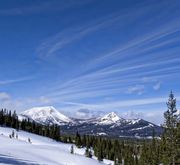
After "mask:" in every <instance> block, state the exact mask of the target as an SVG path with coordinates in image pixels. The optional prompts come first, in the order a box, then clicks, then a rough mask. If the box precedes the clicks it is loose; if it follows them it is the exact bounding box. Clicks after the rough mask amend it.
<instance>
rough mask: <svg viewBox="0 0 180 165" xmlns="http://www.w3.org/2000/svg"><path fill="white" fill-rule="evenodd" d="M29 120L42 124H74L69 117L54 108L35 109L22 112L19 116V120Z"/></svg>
mask: <svg viewBox="0 0 180 165" xmlns="http://www.w3.org/2000/svg"><path fill="white" fill-rule="evenodd" d="M23 118H29V119H30V120H34V121H35V122H38V123H41V124H58V125H63V124H67V123H72V122H73V120H72V119H70V118H69V117H67V116H65V115H63V114H61V113H60V112H58V111H57V110H56V109H55V108H54V107H52V106H47V107H34V108H31V109H29V110H26V111H24V112H22V113H21V114H20V115H19V119H20V120H22V119H23Z"/></svg>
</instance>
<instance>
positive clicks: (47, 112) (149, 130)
mask: <svg viewBox="0 0 180 165" xmlns="http://www.w3.org/2000/svg"><path fill="white" fill-rule="evenodd" d="M28 118H29V119H30V120H33V121H35V122H37V123H40V124H44V125H48V124H58V125H60V126H61V131H62V133H63V134H75V133H76V132H77V131H78V132H79V133H80V134H88V135H95V136H109V137H136V138H141V137H146V138H147V137H151V136H152V134H153V131H155V134H156V136H160V135H161V134H162V131H163V128H162V127H160V126H158V125H156V124H153V123H151V122H148V121H146V120H143V119H124V118H121V117H119V116H118V115H117V114H116V113H114V112H111V113H108V114H106V115H105V116H103V117H97V118H91V119H75V118H70V117H67V116H65V115H63V114H61V113H60V112H59V111H57V110H56V109H55V108H54V107H52V106H49V107H34V108H32V109H29V110H26V111H24V112H22V113H21V114H20V115H19V119H20V120H22V119H28Z"/></svg>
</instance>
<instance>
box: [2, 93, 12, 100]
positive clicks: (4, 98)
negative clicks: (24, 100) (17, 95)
mask: <svg viewBox="0 0 180 165" xmlns="http://www.w3.org/2000/svg"><path fill="white" fill-rule="evenodd" d="M10 99H11V96H10V95H9V94H8V93H6V92H0V101H8V100H10Z"/></svg>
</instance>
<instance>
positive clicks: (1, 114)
mask: <svg viewBox="0 0 180 165" xmlns="http://www.w3.org/2000/svg"><path fill="white" fill-rule="evenodd" d="M167 107H168V109H167V111H166V112H165V113H164V118H165V123H164V128H165V129H164V130H165V131H164V133H163V135H162V137H161V138H155V132H154V134H153V138H152V140H145V139H144V140H127V139H126V140H120V139H111V138H105V137H96V136H89V135H83V136H81V135H80V134H79V133H78V132H77V133H76V135H75V136H70V135H68V136H67V135H66V136H65V135H61V134H60V128H59V126H58V125H48V126H45V125H41V124H38V123H35V122H34V121H30V120H22V121H18V116H17V114H16V112H15V111H14V112H13V113H11V111H8V110H6V109H2V110H1V111H0V125H1V126H7V127H12V128H15V129H16V130H19V129H20V130H24V131H28V132H31V133H35V134H38V135H42V136H46V137H50V138H52V139H55V140H57V141H62V142H65V143H74V144H75V145H76V146H77V147H79V148H81V147H85V148H86V150H85V155H86V156H87V157H89V158H91V157H92V155H93V153H92V151H94V155H95V156H96V157H97V158H98V160H99V161H102V160H103V159H109V160H114V165H160V164H161V165H180V116H179V114H177V109H176V99H175V98H174V95H173V93H172V92H171V93H170V96H169V100H168V102H167ZM70 152H71V153H72V154H73V153H74V148H73V145H72V147H71V149H70Z"/></svg>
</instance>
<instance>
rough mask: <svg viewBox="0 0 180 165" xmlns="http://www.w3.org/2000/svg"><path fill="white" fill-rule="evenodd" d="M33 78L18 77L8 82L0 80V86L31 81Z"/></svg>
mask: <svg viewBox="0 0 180 165" xmlns="http://www.w3.org/2000/svg"><path fill="white" fill-rule="evenodd" d="M33 78H34V77H32V76H29V77H20V78H15V79H9V80H0V85H7V84H13V83H18V82H23V81H27V80H31V79H33Z"/></svg>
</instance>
